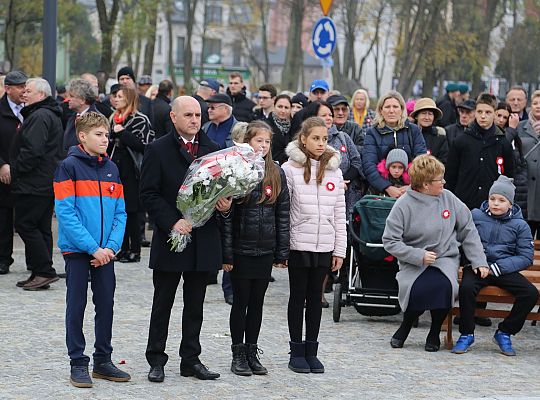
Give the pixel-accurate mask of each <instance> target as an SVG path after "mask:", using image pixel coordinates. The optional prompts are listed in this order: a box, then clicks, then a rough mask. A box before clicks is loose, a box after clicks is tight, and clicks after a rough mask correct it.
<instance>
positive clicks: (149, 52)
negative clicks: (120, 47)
mask: <svg viewBox="0 0 540 400" xmlns="http://www.w3.org/2000/svg"><path fill="white" fill-rule="evenodd" d="M158 5H159V1H157V0H153V1H151V2H150V4H148V7H146V9H147V11H148V25H147V26H148V31H147V33H146V44H145V46H144V66H143V74H145V75H152V67H153V65H154V49H155V44H156V28H157V16H158V8H159V7H158Z"/></svg>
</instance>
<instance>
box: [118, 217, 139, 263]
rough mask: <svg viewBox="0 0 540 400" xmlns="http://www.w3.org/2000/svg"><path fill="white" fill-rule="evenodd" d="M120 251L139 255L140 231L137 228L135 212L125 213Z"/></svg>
mask: <svg viewBox="0 0 540 400" xmlns="http://www.w3.org/2000/svg"><path fill="white" fill-rule="evenodd" d="M122 251H125V252H128V251H130V252H132V253H135V254H140V252H141V231H140V227H139V213H137V212H128V213H127V219H126V231H125V232H124V241H123V242H122Z"/></svg>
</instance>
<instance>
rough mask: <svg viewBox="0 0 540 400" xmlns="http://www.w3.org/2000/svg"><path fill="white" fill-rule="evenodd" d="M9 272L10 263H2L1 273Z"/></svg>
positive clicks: (0, 266)
mask: <svg viewBox="0 0 540 400" xmlns="http://www.w3.org/2000/svg"><path fill="white" fill-rule="evenodd" d="M7 273H9V264H0V275H5V274H7Z"/></svg>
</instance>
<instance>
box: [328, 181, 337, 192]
mask: <svg viewBox="0 0 540 400" xmlns="http://www.w3.org/2000/svg"><path fill="white" fill-rule="evenodd" d="M335 188H336V185H334V183H333V182H328V183H327V184H326V189H327V190H329V191H332V190H334V189H335Z"/></svg>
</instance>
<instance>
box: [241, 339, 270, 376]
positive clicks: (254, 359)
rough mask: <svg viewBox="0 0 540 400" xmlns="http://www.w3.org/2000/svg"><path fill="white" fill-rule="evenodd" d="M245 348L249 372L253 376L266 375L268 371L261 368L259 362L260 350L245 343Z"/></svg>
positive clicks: (253, 345) (255, 345)
mask: <svg viewBox="0 0 540 400" xmlns="http://www.w3.org/2000/svg"><path fill="white" fill-rule="evenodd" d="M246 346H247V362H248V365H249V368H250V369H251V372H253V373H254V374H255V375H266V374H267V373H268V370H267V369H266V368H264V367H263V366H262V364H261V363H260V361H259V353H261V354H262V352H263V351H262V350H261V349H259V348H258V347H257V344H251V343H246Z"/></svg>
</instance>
